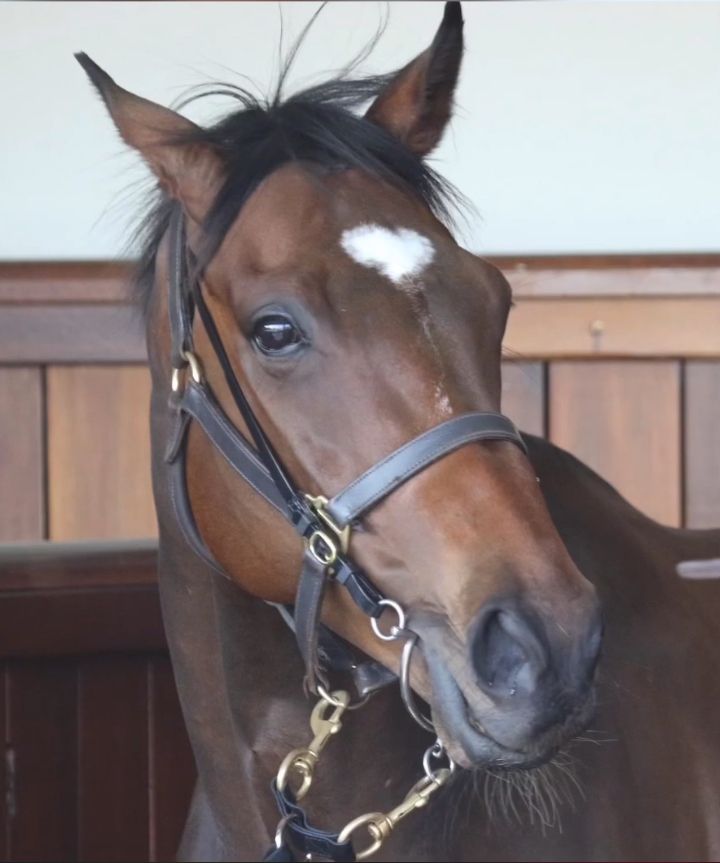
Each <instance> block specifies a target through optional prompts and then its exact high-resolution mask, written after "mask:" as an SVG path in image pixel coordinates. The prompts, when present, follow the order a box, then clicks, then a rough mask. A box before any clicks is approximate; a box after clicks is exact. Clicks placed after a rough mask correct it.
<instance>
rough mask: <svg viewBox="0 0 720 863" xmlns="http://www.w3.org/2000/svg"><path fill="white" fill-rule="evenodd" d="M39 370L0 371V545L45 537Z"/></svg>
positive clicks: (40, 374)
mask: <svg viewBox="0 0 720 863" xmlns="http://www.w3.org/2000/svg"><path fill="white" fill-rule="evenodd" d="M42 399H43V393H42V370H41V369H40V368H39V367H26V368H23V367H12V368H10V367H0V541H8V540H34V539H43V537H44V531H45V502H44V499H43V486H44V451H43V450H44V447H43V427H42V425H43V404H42Z"/></svg>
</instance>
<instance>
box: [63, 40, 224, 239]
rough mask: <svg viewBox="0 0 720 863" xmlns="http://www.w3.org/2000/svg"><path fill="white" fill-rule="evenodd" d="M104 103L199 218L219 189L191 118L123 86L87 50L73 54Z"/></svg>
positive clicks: (217, 172)
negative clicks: (194, 140)
mask: <svg viewBox="0 0 720 863" xmlns="http://www.w3.org/2000/svg"><path fill="white" fill-rule="evenodd" d="M75 59H76V60H77V61H78V63H79V64H80V65H81V66H82V67H83V69H84V70H85V71H86V72H87V75H88V77H89V78H90V81H91V82H92V83H93V85H94V87H95V89H96V90H97V91H98V93H99V94H100V96H101V98H102V100H103V102H105V105H106V106H107V109H108V111H109V112H110V116H111V117H112V119H113V121H114V123H115V125H116V126H117V129H118V131H119V132H120V136H121V137H122V139H123V141H125V143H126V144H129V145H130V146H131V147H134V148H135V149H136V150H138V151H139V152H140V154H141V155H142V157H143V158H144V159H145V161H146V162H147V164H148V165H149V166H150V168H151V170H152V171H153V172H154V174H155V175H156V176H157V178H158V180H159V182H160V185H161V186H162V188H163V189H164V190H165V191H166V192H167V193H168V195H170V196H171V197H173V198H177V199H178V200H179V201H180V202H181V203H182V204H183V206H184V208H185V210H186V211H187V213H188V215H189V216H190V217H191V218H192V219H193V220H195V221H196V222H201V221H202V219H203V218H204V216H205V214H206V213H207V210H208V208H209V207H210V204H211V203H212V201H213V199H214V197H215V194H216V192H217V190H218V188H219V185H220V181H221V177H222V171H221V165H220V160H219V158H218V156H217V154H216V153H215V152H214V151H213V150H212V148H211V147H209V146H208V145H206V144H200V143H190V142H189V140H188V139H189V138H190V137H191V136H192V133H193V132H196V131H199V127H198V126H196V125H195V123H193V122H191V121H190V120H188V119H186V118H185V117H183V116H181V115H180V114H178V113H176V112H175V111H171V110H170V109H169V108H163V107H162V105H157V104H155V102H150V101H149V100H148V99H143V98H142V97H140V96H136V95H135V94H134V93H130V92H129V91H128V90H124V89H123V88H122V87H120V86H118V85H117V84H116V83H115V81H113V79H112V78H111V77H110V76H109V75H108V74H107V72H105V71H104V70H103V69H101V68H100V67H99V66H98V65H97V63H95V62H94V61H93V60H91V59H90V57H88V55H87V54H84V53H80V54H76V55H75Z"/></svg>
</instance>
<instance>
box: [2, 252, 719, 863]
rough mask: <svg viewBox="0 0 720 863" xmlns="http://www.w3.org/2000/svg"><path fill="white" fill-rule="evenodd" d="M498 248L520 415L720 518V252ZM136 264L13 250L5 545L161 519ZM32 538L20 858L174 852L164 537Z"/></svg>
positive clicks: (18, 703) (673, 512)
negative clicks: (131, 546) (137, 547)
mask: <svg viewBox="0 0 720 863" xmlns="http://www.w3.org/2000/svg"><path fill="white" fill-rule="evenodd" d="M498 263H499V264H500V266H501V267H502V268H503V270H504V271H505V272H506V274H507V275H508V277H509V278H510V281H511V283H512V284H513V288H514V291H515V295H516V307H515V309H514V310H513V312H512V315H511V319H510V324H509V327H508V332H507V335H506V339H505V349H506V360H505V362H504V369H503V379H504V383H503V407H504V409H505V411H506V412H507V413H508V414H509V415H510V416H511V417H513V418H514V419H515V420H516V422H517V423H518V424H519V425H520V427H521V428H523V429H525V430H527V431H530V432H534V433H536V434H540V435H546V436H548V437H549V438H550V439H551V440H553V441H555V442H556V443H558V444H560V445H561V446H564V447H566V448H568V449H569V450H571V451H572V452H574V453H576V454H577V455H578V456H579V457H580V458H581V459H583V460H584V461H586V462H587V463H588V464H590V465H591V466H593V467H594V468H596V469H597V470H598V471H599V472H600V473H601V474H602V475H603V476H605V477H606V478H607V479H609V480H610V481H611V482H613V483H614V484H615V485H616V486H617V487H618V488H619V489H620V491H621V492H622V493H623V494H625V495H626V496H627V497H628V498H629V500H630V501H631V502H633V503H634V504H635V505H637V506H638V507H639V508H640V509H642V510H643V511H645V512H646V513H648V514H649V515H651V516H652V517H654V518H656V519H658V520H660V521H662V522H664V523H666V524H670V525H687V526H691V527H707V526H718V525H720V447H718V441H719V440H720V256H683V257H662V256H654V257H642V258H637V257H627V256H624V257H618V258H602V259H600V258H536V259H533V258H526V259H502V260H499V261H498ZM125 274H126V271H125V268H124V267H122V266H117V265H107V264H43V265H38V264H14V265H13V264H0V540H6V541H7V540H11V541H24V542H32V543H36V542H38V541H42V540H47V539H50V540H56V541H65V542H67V541H77V540H102V541H103V542H105V543H107V542H112V541H119V540H122V539H123V538H128V537H132V538H136V539H137V538H140V537H148V538H150V537H154V536H155V533H156V523H155V516H154V512H153V505H152V495H151V488H150V475H149V434H148V422H147V414H148V398H149V376H148V372H147V368H146V366H145V351H144V347H143V338H142V333H141V329H140V326H139V323H138V321H137V320H136V319H135V318H134V316H133V313H132V311H131V309H130V308H129V306H128V304H127V303H126V301H125V293H124V278H125ZM52 550H53V552H57V551H58V549H57V548H55V547H53V549H52ZM142 553H145V555H146V557H145V558H144V559H143V558H142ZM3 554H5V555H6V556H5V558H3V556H2V555H3ZM18 554H21V556H22V554H30V555H31V556H32V555H35V556H37V554H38V551H37V550H36V549H35V550H32V551H29V550H27V549H26V550H25V551H23V550H22V549H20V550H17V549H16V550H13V551H7V549H6V550H3V548H2V546H0V741H3V742H4V745H5V758H4V759H2V760H1V761H0V773H1V774H2V775H0V788H3V787H4V788H5V789H6V790H7V793H6V795H5V800H6V805H5V807H4V809H3V810H2V811H1V812H0V861H2V860H12V861H16V860H17V861H19V860H46V861H50V860H83V861H84V860H88V861H89V860H97V861H103V860H169V859H171V858H172V855H173V853H174V848H175V847H176V844H177V841H178V839H179V835H180V830H181V826H182V822H183V819H184V815H185V812H186V809H187V804H188V800H189V796H190V792H191V786H192V779H193V765H192V757H191V754H190V750H189V746H188V742H187V739H186V736H185V731H184V727H183V724H182V718H181V714H180V711H179V707H178V704H177V698H176V694H175V689H174V683H173V679H172V673H171V669H170V666H169V662H168V658H167V654H166V652H165V646H164V639H163V635H162V629H161V622H160V616H159V608H158V600H157V589H156V586H155V584H154V572H153V568H152V562H151V561H150V560H149V559H148V557H147V554H150V555H151V556H152V552H148V551H147V549H146V550H145V552H135V554H140V558H137V557H135V558H132V560H131V559H129V558H128V557H127V554H130V552H128V551H127V550H123V549H122V548H120V547H114V550H113V552H112V554H111V555H110V556H109V557H108V555H107V554H105V555H102V556H101V558H98V557H97V555H96V557H95V558H92V555H90V558H88V557H87V555H86V556H85V558H84V563H80V562H78V557H77V556H78V551H77V550H75V551H72V549H71V550H70V552H63V554H64V557H63V558H62V560H60V562H59V563H58V562H56V563H55V564H53V565H49V564H48V563H47V561H45V562H44V563H43V564H42V566H41V565H40V564H37V565H35V566H24V567H23V566H19V564H18V563H17V560H16V562H15V563H12V561H13V559H15V558H13V557H12V555H15V556H16V557H17V555H18ZM8 555H10V556H9V557H8ZM68 555H69V557H68ZM123 555H126V556H125V557H123ZM131 557H132V555H131ZM93 560H94V562H92V561H93ZM111 560H114V561H115V563H114V564H113V563H111ZM143 560H144V562H143ZM89 561H90V562H89Z"/></svg>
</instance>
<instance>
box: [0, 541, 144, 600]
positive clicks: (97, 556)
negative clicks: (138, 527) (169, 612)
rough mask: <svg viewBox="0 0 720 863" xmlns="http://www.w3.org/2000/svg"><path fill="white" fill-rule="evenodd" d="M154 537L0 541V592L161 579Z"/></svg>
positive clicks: (117, 585)
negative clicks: (60, 540) (98, 540)
mask: <svg viewBox="0 0 720 863" xmlns="http://www.w3.org/2000/svg"><path fill="white" fill-rule="evenodd" d="M157 553H158V544H157V540H155V539H115V540H103V541H102V542H92V541H85V542H28V543H25V542H13V543H11V544H9V545H2V544H0V596H2V593H3V592H6V591H9V590H22V591H32V590H67V589H68V588H93V587H119V586H121V585H133V584H150V585H155V584H157Z"/></svg>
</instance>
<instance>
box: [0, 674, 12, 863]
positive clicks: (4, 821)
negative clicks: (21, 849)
mask: <svg viewBox="0 0 720 863" xmlns="http://www.w3.org/2000/svg"><path fill="white" fill-rule="evenodd" d="M6 694H7V666H6V665H5V663H4V662H0V747H1V751H0V755H1V756H2V757H1V758H0V803H1V804H2V806H1V808H0V863H6V861H7V860H8V857H9V855H8V851H9V848H8V810H9V808H10V800H9V799H8V795H9V794H10V791H11V789H10V788H9V786H8V776H7V770H6V768H7V755H8V752H7V744H8V740H7V726H6V722H5V720H6V710H7V702H6Z"/></svg>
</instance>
